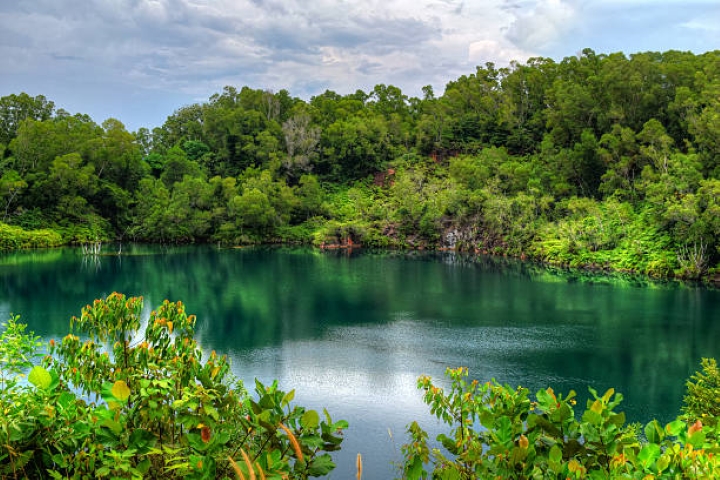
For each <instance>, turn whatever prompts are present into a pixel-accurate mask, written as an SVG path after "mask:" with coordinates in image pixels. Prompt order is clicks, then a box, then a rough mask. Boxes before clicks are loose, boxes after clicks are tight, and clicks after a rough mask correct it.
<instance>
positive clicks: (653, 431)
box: [645, 420, 665, 443]
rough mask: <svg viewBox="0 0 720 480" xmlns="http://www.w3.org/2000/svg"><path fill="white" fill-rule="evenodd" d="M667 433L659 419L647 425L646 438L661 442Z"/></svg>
mask: <svg viewBox="0 0 720 480" xmlns="http://www.w3.org/2000/svg"><path fill="white" fill-rule="evenodd" d="M664 436H665V435H664V434H663V431H662V428H660V424H659V423H658V421H657V420H653V421H652V422H650V423H648V424H647V425H646V426H645V438H647V440H648V442H650V443H660V442H661V441H662V439H663V437H664Z"/></svg>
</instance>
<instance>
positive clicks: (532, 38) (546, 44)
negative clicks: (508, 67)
mask: <svg viewBox="0 0 720 480" xmlns="http://www.w3.org/2000/svg"><path fill="white" fill-rule="evenodd" d="M505 7H506V8H507V9H508V10H513V11H514V12H515V15H516V17H515V20H514V21H513V22H512V23H511V24H510V26H509V28H508V30H507V34H506V38H507V39H508V40H510V41H511V42H512V43H513V44H514V45H516V46H517V47H518V48H520V49H524V50H540V51H542V50H547V49H549V48H552V47H554V46H555V45H557V44H558V43H559V42H560V41H561V40H562V39H563V38H564V37H565V36H566V35H567V34H568V33H569V32H571V31H572V30H573V29H574V28H575V26H576V24H577V15H578V11H577V7H576V6H575V5H573V2H571V1H568V0H537V1H536V2H533V3H532V4H527V3H519V2H513V3H510V2H507V3H506V5H505Z"/></svg>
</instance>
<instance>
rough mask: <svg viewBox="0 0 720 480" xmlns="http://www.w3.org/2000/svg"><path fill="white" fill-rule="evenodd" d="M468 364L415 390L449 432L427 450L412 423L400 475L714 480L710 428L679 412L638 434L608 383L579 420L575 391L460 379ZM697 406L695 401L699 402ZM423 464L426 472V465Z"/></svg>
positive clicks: (716, 470)
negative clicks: (443, 383)
mask: <svg viewBox="0 0 720 480" xmlns="http://www.w3.org/2000/svg"><path fill="white" fill-rule="evenodd" d="M467 374H468V372H467V369H463V368H460V369H456V370H450V369H449V370H448V371H447V376H448V377H449V378H450V380H451V386H450V389H449V390H448V391H447V392H446V391H445V390H443V389H442V388H439V387H437V386H435V385H434V384H433V383H432V381H431V379H430V378H429V377H421V378H420V380H419V381H418V387H419V388H420V389H422V390H423V391H424V400H425V402H426V403H427V404H428V405H429V406H430V411H431V413H432V414H434V415H435V416H437V418H438V419H440V420H442V421H443V422H444V423H445V424H446V425H447V426H448V427H449V428H450V430H449V432H447V433H442V434H440V435H439V436H438V437H437V441H438V442H440V444H441V445H442V447H443V448H442V449H440V448H434V449H430V448H429V446H428V444H427V438H428V436H427V433H425V431H424V430H423V429H422V428H420V426H419V425H418V424H417V423H416V422H414V423H412V424H411V425H410V426H409V427H408V433H409V435H410V439H411V441H410V443H408V444H406V445H405V446H403V453H404V463H403V465H402V477H403V478H405V479H411V480H417V479H427V478H434V479H468V480H469V479H477V478H497V479H500V478H502V479H550V478H552V479H581V478H582V479H585V478H587V479H607V478H628V479H630V478H638V479H651V478H668V479H670V478H673V479H675V478H719V476H720V461H718V459H717V457H715V456H714V454H715V453H717V451H718V448H719V446H718V444H717V443H716V442H715V441H713V440H711V438H717V437H716V436H715V435H716V433H717V432H716V428H717V427H708V426H704V425H703V424H702V423H701V422H694V423H693V422H692V421H686V420H684V419H682V418H678V419H677V420H675V421H673V422H671V423H669V424H668V425H665V426H664V427H663V426H661V425H660V424H659V423H658V422H657V421H652V422H650V423H648V424H647V426H646V427H645V428H644V430H643V432H642V434H643V435H641V434H640V432H639V431H638V427H637V426H635V425H625V414H624V413H619V412H616V408H617V407H618V405H619V404H620V402H621V401H622V395H620V394H616V393H615V392H614V390H612V389H610V390H608V391H607V392H605V394H603V395H602V396H601V395H598V394H597V392H596V391H594V390H592V389H590V393H591V394H592V398H591V399H590V400H588V402H587V408H586V409H585V410H584V411H583V412H582V414H581V415H580V417H579V418H578V417H576V413H575V408H574V407H575V393H574V392H570V393H569V394H568V395H567V396H562V395H559V394H555V392H553V390H552V389H547V390H540V391H538V392H537V393H536V394H535V397H534V399H531V398H530V396H529V391H528V390H527V389H525V388H516V389H513V388H510V387H509V386H507V385H500V384H498V383H496V382H494V381H493V382H488V383H485V384H480V383H478V382H477V381H473V382H467V381H466V380H465V377H467ZM699 406H702V403H700V404H699ZM428 464H429V465H430V470H426V466H427V465H428Z"/></svg>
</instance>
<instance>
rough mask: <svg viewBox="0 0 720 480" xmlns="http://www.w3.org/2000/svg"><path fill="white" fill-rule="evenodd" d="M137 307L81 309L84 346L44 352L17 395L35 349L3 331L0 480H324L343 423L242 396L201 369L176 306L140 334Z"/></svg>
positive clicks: (214, 370) (234, 385)
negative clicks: (310, 479)
mask: <svg viewBox="0 0 720 480" xmlns="http://www.w3.org/2000/svg"><path fill="white" fill-rule="evenodd" d="M142 305H143V304H142V298H137V297H133V298H126V297H125V296H124V295H121V294H118V293H113V294H111V295H110V296H108V297H107V299H105V300H95V302H94V303H93V304H92V305H88V306H86V307H85V308H84V309H83V310H82V315H81V317H80V318H73V319H72V321H71V325H74V326H75V327H76V329H77V330H78V333H80V334H82V335H83V338H85V340H81V338H80V337H79V336H78V335H75V334H74V333H71V334H69V335H67V336H66V337H65V338H63V339H62V341H60V342H58V343H56V342H54V341H52V340H51V341H50V342H49V344H48V347H47V348H48V355H47V356H46V357H45V358H44V360H43V362H42V365H37V366H33V367H32V369H31V370H30V372H29V375H28V378H27V379H28V382H29V383H25V384H23V383H21V382H19V381H18V380H17V374H18V372H19V371H20V370H21V369H23V368H25V369H30V367H31V366H32V363H31V361H30V360H31V357H32V355H33V354H34V353H35V352H36V351H37V350H36V349H37V339H36V338H35V337H33V336H32V335H29V336H26V335H24V334H23V333H22V330H21V327H19V326H18V324H17V322H16V320H17V319H13V320H12V322H11V323H10V324H9V325H10V326H9V327H8V328H7V329H6V330H5V332H4V333H3V334H2V336H1V337H0V340H2V344H0V345H2V347H0V367H1V368H2V373H1V374H0V411H2V412H3V413H4V414H3V415H2V416H0V435H1V436H2V440H1V441H0V478H26V477H30V478H46V477H51V478H57V479H60V478H103V477H108V478H143V477H144V478H158V479H161V478H162V479H166V478H167V479H172V478H186V479H211V478H228V477H229V476H231V475H233V476H234V475H237V476H238V477H241V476H245V477H246V478H256V477H255V475H259V476H260V478H279V477H288V478H308V477H312V476H322V475H325V474H327V473H328V472H330V471H331V470H332V469H333V468H334V464H333V462H332V459H331V457H330V454H329V453H328V452H331V451H334V450H338V449H339V448H340V444H341V443H342V440H343V438H342V430H343V429H345V428H346V427H347V422H345V421H342V420H341V421H337V422H333V421H332V419H331V418H330V415H329V414H328V413H327V412H325V415H324V418H323V419H321V417H320V415H319V414H318V412H316V411H314V410H307V409H305V408H303V407H299V406H293V405H292V404H291V402H292V400H293V396H294V392H293V391H290V392H287V393H286V392H283V391H281V390H280V389H279V388H278V385H277V383H273V384H272V385H269V386H266V385H263V384H261V383H260V382H257V381H256V385H255V392H256V397H252V396H250V395H248V394H247V392H246V391H245V389H244V387H243V385H242V384H241V383H240V382H238V381H236V380H235V379H233V377H232V375H231V374H230V367H229V364H228V362H227V360H226V358H225V357H221V356H218V355H217V354H216V353H215V352H212V353H211V354H210V355H209V357H208V358H207V359H205V360H203V359H202V356H203V355H202V351H201V349H200V347H199V345H198V344H197V343H196V342H195V340H194V333H195V317H194V316H193V315H187V314H186V313H185V307H184V305H183V304H182V303H181V302H177V303H173V302H168V301H165V302H164V303H163V304H162V305H161V306H160V307H159V308H158V309H157V310H155V311H153V312H152V313H151V314H150V318H149V320H148V321H147V326H146V328H145V330H144V333H141V332H140V326H141V323H142V320H141V315H140V313H141V311H142ZM17 352H23V356H22V357H21V358H23V359H24V360H23V361H22V362H21V363H18V362H17V361H14V360H13V358H18V357H17ZM13 362H15V363H13ZM236 460H237V461H236ZM251 472H252V473H251ZM241 478H242V477H241Z"/></svg>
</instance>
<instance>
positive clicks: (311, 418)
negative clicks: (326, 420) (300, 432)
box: [300, 410, 320, 430]
mask: <svg viewBox="0 0 720 480" xmlns="http://www.w3.org/2000/svg"><path fill="white" fill-rule="evenodd" d="M300 425H302V427H303V428H308V429H311V430H313V429H316V428H317V427H318V425H320V415H318V413H317V412H316V411H315V410H308V411H307V412H305V413H303V416H302V417H300Z"/></svg>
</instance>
